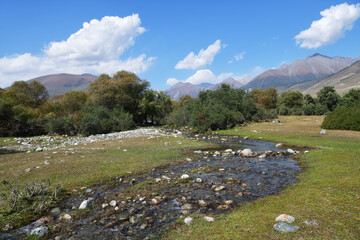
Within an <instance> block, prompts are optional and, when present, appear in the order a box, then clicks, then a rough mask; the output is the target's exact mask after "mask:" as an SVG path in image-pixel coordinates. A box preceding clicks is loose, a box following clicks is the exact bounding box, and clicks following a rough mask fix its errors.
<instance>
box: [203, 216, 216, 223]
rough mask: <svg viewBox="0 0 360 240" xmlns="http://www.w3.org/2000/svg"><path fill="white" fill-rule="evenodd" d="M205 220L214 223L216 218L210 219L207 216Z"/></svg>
mask: <svg viewBox="0 0 360 240" xmlns="http://www.w3.org/2000/svg"><path fill="white" fill-rule="evenodd" d="M204 219H205V220H206V221H208V222H213V221H214V218H213V217H208V216H205V217H204Z"/></svg>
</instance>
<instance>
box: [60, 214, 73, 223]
mask: <svg viewBox="0 0 360 240" xmlns="http://www.w3.org/2000/svg"><path fill="white" fill-rule="evenodd" d="M62 219H64V220H68V221H69V220H70V219H71V216H70V214H67V213H64V214H63V215H61V217H60V220H62Z"/></svg>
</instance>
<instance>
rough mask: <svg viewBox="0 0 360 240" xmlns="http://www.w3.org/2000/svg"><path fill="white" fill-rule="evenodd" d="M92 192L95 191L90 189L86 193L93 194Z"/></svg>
mask: <svg viewBox="0 0 360 240" xmlns="http://www.w3.org/2000/svg"><path fill="white" fill-rule="evenodd" d="M92 191H93V190H92V189H90V188H89V189H86V191H85V192H86V193H91V192H92Z"/></svg>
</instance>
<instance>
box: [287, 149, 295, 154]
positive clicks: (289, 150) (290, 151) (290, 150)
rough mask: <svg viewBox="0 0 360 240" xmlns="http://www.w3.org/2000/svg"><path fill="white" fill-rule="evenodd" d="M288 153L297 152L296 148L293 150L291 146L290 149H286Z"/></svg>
mask: <svg viewBox="0 0 360 240" xmlns="http://www.w3.org/2000/svg"><path fill="white" fill-rule="evenodd" d="M286 151H287V152H288V153H290V154H294V153H295V151H294V150H292V149H291V148H289V149H288V150H286Z"/></svg>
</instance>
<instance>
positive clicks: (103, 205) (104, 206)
mask: <svg viewBox="0 0 360 240" xmlns="http://www.w3.org/2000/svg"><path fill="white" fill-rule="evenodd" d="M108 206H109V204H108V203H103V204H102V205H101V207H102V208H106V207H108Z"/></svg>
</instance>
